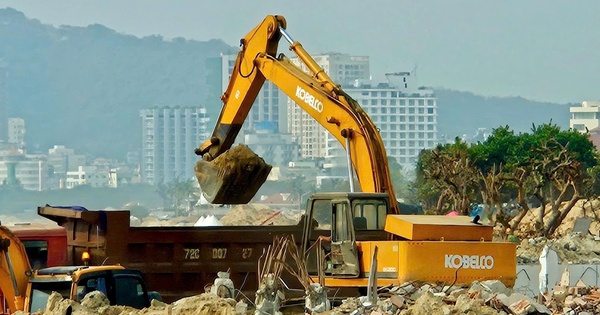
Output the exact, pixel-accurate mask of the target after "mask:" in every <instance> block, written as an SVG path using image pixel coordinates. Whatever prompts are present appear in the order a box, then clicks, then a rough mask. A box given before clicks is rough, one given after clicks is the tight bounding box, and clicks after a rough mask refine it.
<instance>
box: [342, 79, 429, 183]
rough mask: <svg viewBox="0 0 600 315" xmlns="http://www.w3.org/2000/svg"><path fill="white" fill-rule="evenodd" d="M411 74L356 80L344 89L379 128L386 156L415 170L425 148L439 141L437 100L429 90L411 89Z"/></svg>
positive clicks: (406, 167)
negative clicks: (372, 81) (374, 81)
mask: <svg viewBox="0 0 600 315" xmlns="http://www.w3.org/2000/svg"><path fill="white" fill-rule="evenodd" d="M410 75H411V74H410V73H408V72H400V73H393V74H388V79H389V82H388V83H379V84H377V85H373V84H370V83H359V82H357V84H356V85H355V88H347V89H345V91H346V92H347V93H348V94H349V95H350V96H352V98H354V99H355V100H356V101H358V103H359V104H360V105H361V107H362V108H363V109H364V110H365V111H366V112H367V114H369V116H370V117H371V119H372V120H373V122H374V123H375V125H376V126H377V128H378V129H379V132H380V136H381V139H382V140H383V143H384V145H385V149H386V152H387V155H388V156H389V157H393V158H395V159H396V161H397V162H398V163H399V164H400V165H402V166H403V168H404V169H405V170H406V171H412V170H414V168H415V166H416V164H415V163H416V161H417V158H418V156H419V153H420V151H421V150H422V149H430V148H433V147H434V146H435V145H436V144H437V142H438V139H437V99H436V97H435V95H434V93H433V91H431V90H429V89H425V88H420V89H413V88H411V85H410V84H411V80H410ZM391 76H393V78H391ZM332 155H335V154H332Z"/></svg>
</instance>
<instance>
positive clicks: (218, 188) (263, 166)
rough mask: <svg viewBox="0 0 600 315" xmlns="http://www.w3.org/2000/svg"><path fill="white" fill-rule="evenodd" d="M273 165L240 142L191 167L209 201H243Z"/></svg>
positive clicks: (256, 187) (250, 196)
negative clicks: (212, 158)
mask: <svg viewBox="0 0 600 315" xmlns="http://www.w3.org/2000/svg"><path fill="white" fill-rule="evenodd" d="M271 168H272V166H271V165H269V164H267V163H265V161H264V160H263V159H262V158H261V157H259V156H258V155H256V154H255V153H254V152H252V150H250V148H248V147H247V146H245V145H243V144H240V145H238V146H237V147H234V148H231V149H229V150H227V151H225V152H224V153H223V154H221V155H219V156H218V157H216V158H215V159H214V160H212V161H210V162H208V161H204V160H200V161H198V162H197V163H196V166H195V167H194V170H195V173H196V178H197V179H198V183H199V184H200V187H201V188H202V194H203V195H204V198H206V200H208V201H209V202H210V203H215V204H219V203H223V204H245V203H248V202H249V201H250V200H251V199H252V197H254V195H255V194H256V192H257V191H258V189H259V188H260V186H261V185H262V184H263V183H264V182H265V181H266V180H267V176H268V175H269V172H270V171H271Z"/></svg>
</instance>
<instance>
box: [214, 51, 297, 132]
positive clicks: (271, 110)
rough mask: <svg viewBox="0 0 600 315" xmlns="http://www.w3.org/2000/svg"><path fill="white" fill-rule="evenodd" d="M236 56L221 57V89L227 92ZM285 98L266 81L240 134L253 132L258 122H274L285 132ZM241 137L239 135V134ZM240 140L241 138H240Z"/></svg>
mask: <svg viewBox="0 0 600 315" xmlns="http://www.w3.org/2000/svg"><path fill="white" fill-rule="evenodd" d="M236 58H237V55H221V78H222V81H221V87H222V90H223V92H224V91H226V90H227V86H228V85H229V80H230V78H231V74H232V72H233V67H234V66H235V60H236ZM286 100H287V98H286V96H285V93H283V92H282V91H281V90H280V89H279V88H278V87H277V86H276V85H275V84H273V83H272V82H270V81H268V80H267V81H266V82H265V84H264V85H263V86H262V88H261V90H260V92H259V93H258V95H257V97H256V99H255V101H254V104H253V105H252V108H251V109H250V113H248V117H247V118H246V120H245V122H244V127H243V128H242V130H241V131H240V133H246V132H248V131H250V132H253V131H254V130H255V127H256V124H257V123H260V122H265V121H268V122H274V123H276V124H277V126H278V131H279V132H280V133H286V132H287V120H286V117H287V107H286ZM240 136H241V134H240ZM240 139H241V138H240Z"/></svg>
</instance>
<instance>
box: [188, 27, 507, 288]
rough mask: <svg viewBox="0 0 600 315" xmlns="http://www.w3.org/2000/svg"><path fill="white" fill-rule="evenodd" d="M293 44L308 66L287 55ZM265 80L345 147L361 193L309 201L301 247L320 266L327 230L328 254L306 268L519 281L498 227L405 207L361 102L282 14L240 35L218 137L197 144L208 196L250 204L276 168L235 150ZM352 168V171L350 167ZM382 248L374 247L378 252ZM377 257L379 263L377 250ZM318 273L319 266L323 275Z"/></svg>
mask: <svg viewBox="0 0 600 315" xmlns="http://www.w3.org/2000/svg"><path fill="white" fill-rule="evenodd" d="M281 38H284V39H285V40H286V41H287V42H288V43H289V44H290V46H289V49H290V50H291V51H292V52H294V53H295V54H296V55H297V56H298V58H299V59H300V61H301V62H302V63H303V64H304V66H305V67H306V69H308V73H307V72H305V71H303V70H302V69H301V68H300V67H298V66H296V65H295V64H294V63H293V62H292V61H291V60H290V59H288V58H287V57H286V56H284V55H283V54H279V55H278V54H277V47H278V44H279V41H280V39H281ZM265 80H269V81H270V82H272V83H274V84H275V85H276V86H277V87H279V88H280V89H281V90H282V91H283V92H284V93H285V94H287V96H288V97H290V98H291V99H292V100H293V101H294V102H295V103H296V104H297V105H298V106H300V107H301V108H302V109H303V110H305V111H306V112H307V113H308V114H309V115H310V116H312V117H313V118H314V119H315V120H316V121H318V122H319V123H320V124H321V125H322V126H323V127H324V128H325V129H327V130H328V131H329V132H330V133H331V134H332V135H333V136H335V137H336V138H337V140H338V141H339V142H340V143H341V144H342V146H343V147H344V148H345V150H346V153H347V155H348V160H349V164H351V165H352V167H353V169H354V171H355V173H356V177H357V178H358V182H359V185H360V190H361V192H354V191H353V190H354V188H353V185H352V183H353V180H352V178H350V183H351V185H350V188H351V189H350V190H351V191H350V192H343V193H340V192H338V193H319V194H315V195H313V196H312V197H311V198H310V199H309V200H308V203H307V208H306V213H305V216H306V220H305V222H306V224H305V226H304V231H303V236H302V248H303V249H304V250H305V251H307V260H308V261H309V262H314V264H313V263H311V265H314V266H317V261H318V259H317V258H316V257H323V256H322V255H321V254H322V253H319V251H320V250H321V249H320V247H319V246H313V245H314V243H315V242H317V241H318V240H319V239H321V237H322V236H327V237H328V238H330V239H331V245H330V253H329V254H327V255H325V257H326V262H325V263H322V262H321V264H320V265H319V266H318V267H315V268H312V269H311V270H309V271H310V272H311V274H313V275H317V274H321V275H323V274H324V275H325V281H324V284H325V285H326V286H334V287H357V286H361V287H365V286H366V285H367V283H368V278H369V273H370V272H374V273H375V275H376V277H377V278H378V284H379V285H393V284H401V283H403V282H405V281H414V280H421V281H432V282H437V281H443V282H447V283H456V284H460V283H467V282H471V281H473V280H487V279H499V280H501V281H502V282H504V283H505V284H506V285H510V286H512V285H514V282H515V279H516V246H515V245H514V244H512V243H508V242H493V241H492V234H493V227H492V226H488V225H483V224H479V223H478V222H473V221H472V220H471V218H469V217H462V216H460V217H446V216H414V215H402V214H400V213H401V211H400V209H399V208H398V202H397V200H396V197H395V196H394V190H393V187H392V182H391V179H390V172H389V169H388V162H387V155H386V152H385V148H384V145H383V141H382V139H381V137H380V135H379V132H378V130H377V127H376V126H375V124H374V123H373V121H372V120H371V119H370V118H369V116H368V115H367V114H366V113H365V111H364V110H363V109H362V108H361V107H360V105H359V104H358V103H357V102H356V101H355V100H354V99H352V98H351V97H350V96H349V95H348V94H347V93H346V92H345V91H344V90H343V89H342V88H341V87H340V86H339V85H337V84H336V83H334V82H333V81H332V80H331V78H330V77H329V76H328V75H327V74H326V73H325V71H324V70H323V69H322V68H321V67H320V66H319V65H318V64H317V62H316V61H315V60H314V59H313V58H312V57H311V56H310V55H309V54H308V53H307V52H306V51H305V50H304V48H303V47H302V45H301V44H300V43H299V42H297V41H294V40H293V39H292V37H291V36H290V35H289V34H288V32H287V31H286V20H285V18H284V17H282V16H267V17H266V18H265V19H264V21H263V22H262V23H260V24H259V25H258V26H256V27H255V28H254V29H252V30H251V31H250V32H249V33H248V34H247V35H246V36H245V37H244V38H242V39H241V50H240V52H239V53H238V56H237V59H236V62H235V66H234V68H233V73H232V75H231V79H230V82H229V86H228V87H227V90H226V91H225V92H224V94H223V95H222V97H221V99H222V101H223V108H222V111H221V114H220V116H219V119H218V121H217V124H216V126H215V129H214V132H213V134H212V137H211V138H210V139H208V140H207V141H205V142H204V143H202V144H201V145H200V147H199V148H197V149H196V154H198V155H202V160H201V161H198V162H197V163H196V166H195V171H196V176H197V178H198V181H199V183H200V187H201V188H202V190H203V194H204V196H205V197H206V199H207V200H208V201H210V202H212V203H221V204H237V203H248V202H249V201H250V200H251V198H252V196H254V194H255V193H256V191H257V190H258V188H259V187H260V185H262V183H263V182H264V181H265V180H266V176H267V175H268V172H269V170H270V166H268V164H266V163H264V161H262V159H261V158H260V157H258V156H256V155H254V156H253V155H252V154H247V153H246V152H245V151H243V150H239V151H241V153H240V152H236V150H237V148H238V147H235V148H233V149H231V150H230V148H231V146H232V144H233V142H234V140H235V138H236V136H237V134H238V132H239V131H240V128H241V126H242V124H243V122H244V121H245V119H246V117H247V115H248V113H249V111H250V108H251V106H252V104H253V102H254V100H255V98H256V96H257V95H258V93H259V90H260V88H261V87H262V85H263V84H264V82H265ZM349 173H350V174H352V173H353V172H349ZM376 253H377V255H376ZM374 256H377V257H378V261H379V262H378V263H376V262H375V260H373V259H372V257H374ZM321 272H322V273H321Z"/></svg>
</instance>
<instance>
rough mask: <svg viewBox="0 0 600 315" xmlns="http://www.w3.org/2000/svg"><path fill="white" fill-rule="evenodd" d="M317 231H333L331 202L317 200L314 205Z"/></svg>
mask: <svg viewBox="0 0 600 315" xmlns="http://www.w3.org/2000/svg"><path fill="white" fill-rule="evenodd" d="M312 209H313V213H312V218H313V219H314V220H315V221H316V225H315V227H314V228H315V230H331V200H321V199H317V200H314V201H313V204H312Z"/></svg>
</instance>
